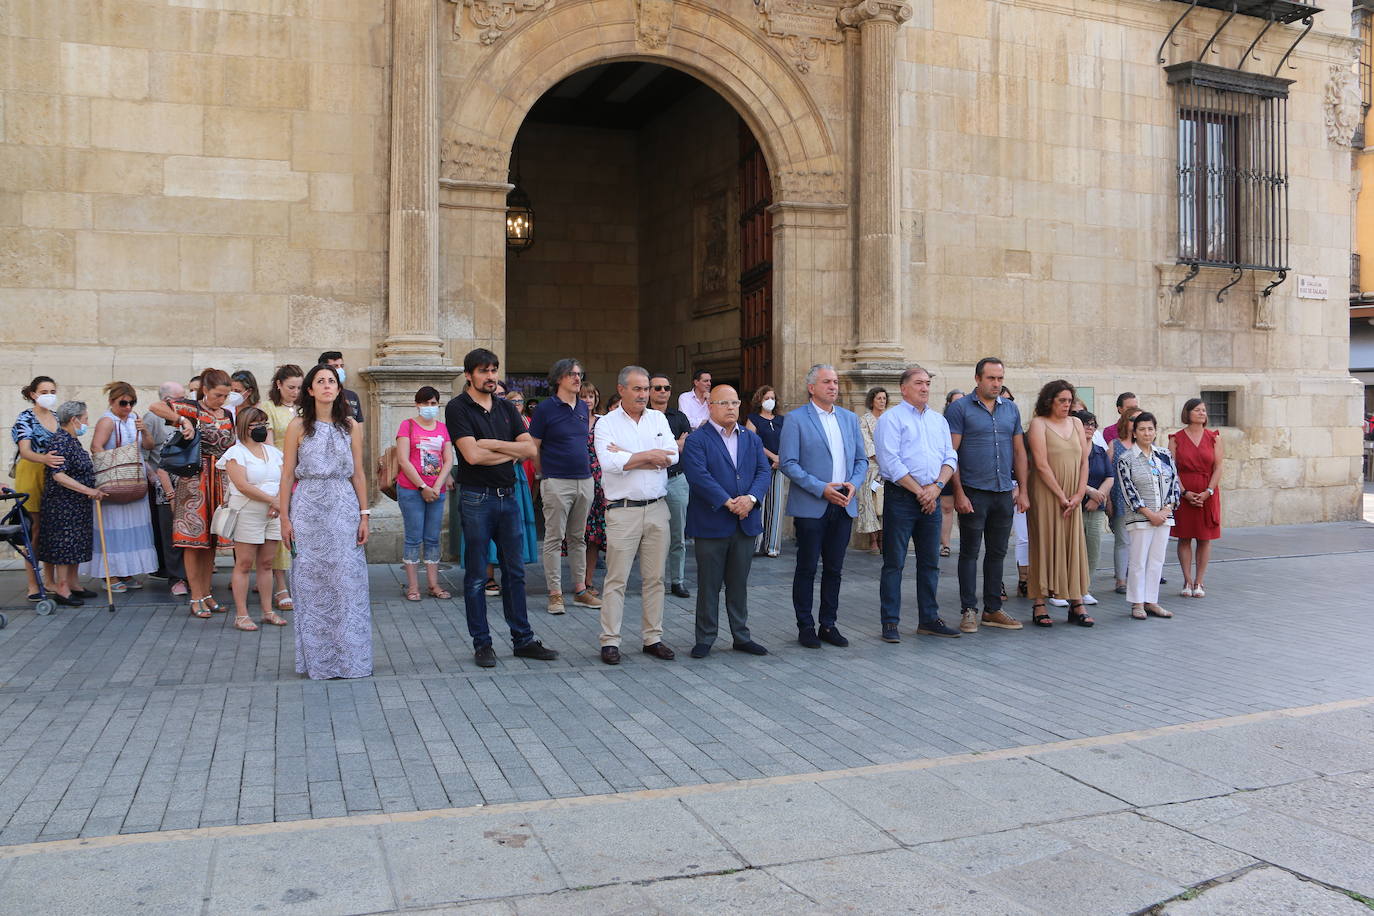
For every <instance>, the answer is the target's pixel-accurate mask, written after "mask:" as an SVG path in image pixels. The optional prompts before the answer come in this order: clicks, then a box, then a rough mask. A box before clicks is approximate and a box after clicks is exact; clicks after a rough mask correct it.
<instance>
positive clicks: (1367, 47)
mask: <svg viewBox="0 0 1374 916" xmlns="http://www.w3.org/2000/svg"><path fill="white" fill-rule="evenodd" d="M1351 14H1352V16H1353V17H1354V22H1353V26H1354V29H1353V31H1354V33H1355V38H1356V39H1357V40H1358V42H1359V46H1358V47H1359V63H1358V68H1359V69H1358V72H1359V74H1360V101H1361V103H1363V113H1364V114H1368V113H1369V106H1370V105H1371V104H1374V0H1355V4H1354V7H1353V9H1352V11H1351ZM1363 137H1364V124H1363V119H1361V124H1360V127H1359V130H1357V131H1356V140H1360V141H1362V140H1363ZM1359 145H1361V146H1363V143H1362V142H1361V143H1360V144H1359Z"/></svg>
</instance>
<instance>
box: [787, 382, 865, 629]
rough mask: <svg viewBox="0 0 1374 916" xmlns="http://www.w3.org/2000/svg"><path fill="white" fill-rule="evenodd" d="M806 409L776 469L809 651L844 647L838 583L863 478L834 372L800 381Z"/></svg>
mask: <svg viewBox="0 0 1374 916" xmlns="http://www.w3.org/2000/svg"><path fill="white" fill-rule="evenodd" d="M806 391H807V393H808V394H809V395H810V396H811V398H810V400H809V401H807V403H805V404H803V405H802V406H801V407H798V408H797V409H796V410H794V411H792V413H791V414H790V415H789V416H788V418H787V422H786V423H784V424H783V427H782V442H781V445H780V446H779V451H778V468H779V469H780V470H781V471H782V472H783V473H784V474H786V475H787V477H788V479H789V480H791V481H792V488H791V492H790V493H789V495H788V497H787V514H788V515H790V516H792V519H793V524H794V525H795V527H796V534H797V569H796V572H795V573H793V575H792V609H793V610H794V611H795V612H796V614H797V638H798V640H799V641H800V642H801V644H802V645H803V646H806V647H807V648H808V649H819V648H820V647H821V643H822V641H824V642H828V643H830V644H831V645H832V646H847V645H849V640H847V639H845V638H844V636H843V635H841V634H840V631H839V628H838V627H837V626H836V625H835V624H836V621H837V620H838V618H839V611H840V577H841V575H842V573H843V570H844V553H845V550H847V549H848V547H849V535H850V530H851V529H852V528H853V526H854V517H855V516H857V515H858V514H859V487H861V486H863V483H864V478H865V477H866V476H867V474H868V456H867V455H866V454H865V453H864V451H865V450H864V442H863V435H862V434H861V433H860V432H859V418H858V417H857V416H855V415H854V412H853V411H852V410H846V409H845V408H843V407H840V406H838V405H836V403H835V401H836V400H837V399H838V398H839V396H840V377H839V374H838V373H837V372H836V371H835V367H834V366H824V365H817V366H812V367H811V371H810V372H808V373H807V374H806ZM818 563H819V564H821V565H822V572H821V608H820V630H819V632H818V631H817V629H816V621H815V618H813V617H812V616H811V605H812V600H813V596H814V586H815V583H816V566H817V564H818Z"/></svg>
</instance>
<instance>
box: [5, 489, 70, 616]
mask: <svg viewBox="0 0 1374 916" xmlns="http://www.w3.org/2000/svg"><path fill="white" fill-rule="evenodd" d="M6 500H13V501H14V506H13V507H12V508H11V509H10V511H9V512H7V513H6V514H5V517H4V518H3V519H0V543H4V544H9V545H10V546H11V547H13V548H14V549H15V551H16V552H17V553H18V554H19V555H20V556H21V557H23V558H24V561H25V562H27V563H28V564H29V568H30V569H32V570H33V578H34V581H36V582H37V583H38V603H37V604H36V605H34V610H35V611H37V612H38V614H40V615H41V616H43V617H46V616H48V615H49V614H51V613H52V612H53V611H55V610H57V602H56V601H54V600H52V599H51V598H49V597H48V593H47V591H46V590H45V589H44V588H43V573H42V570H40V569H39V567H38V556H37V554H35V553H34V549H33V541H32V540H31V539H30V538H29V528H30V524H31V523H30V522H29V514H28V513H27V512H25V511H24V503H26V502H28V501H29V494H27V493H16V492H15V491H14V490H11V489H10V488H9V487H0V507H3V505H4V502H5V501H6ZM8 623H9V620H7V619H6V617H5V615H4V614H0V630H3V629H4V628H5V625H6V624H8Z"/></svg>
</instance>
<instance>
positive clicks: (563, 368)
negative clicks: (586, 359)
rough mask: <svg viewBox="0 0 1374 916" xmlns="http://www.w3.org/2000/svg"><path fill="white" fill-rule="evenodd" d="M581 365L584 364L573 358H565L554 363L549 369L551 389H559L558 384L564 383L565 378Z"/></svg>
mask: <svg viewBox="0 0 1374 916" xmlns="http://www.w3.org/2000/svg"><path fill="white" fill-rule="evenodd" d="M580 365H582V364H581V363H580V362H578V361H577V360H575V359H573V358H572V357H571V356H565V357H563V358H562V359H560V360H559V361H558V362H556V363H554V364H553V366H552V367H551V368H550V369H549V387H550V388H554V389H557V388H558V383H559V382H561V381H563V376H565V375H567V374H569V373H570V372H572V371H573V369H575V368H577V367H578V366H580Z"/></svg>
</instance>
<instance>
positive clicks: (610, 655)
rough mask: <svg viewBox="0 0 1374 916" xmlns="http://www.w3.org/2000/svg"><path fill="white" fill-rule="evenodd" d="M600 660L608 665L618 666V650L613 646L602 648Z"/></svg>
mask: <svg viewBox="0 0 1374 916" xmlns="http://www.w3.org/2000/svg"><path fill="white" fill-rule="evenodd" d="M601 660H602V661H603V662H605V663H606V664H608V665H618V664H620V650H619V649H617V648H616V647H615V646H602V647H601Z"/></svg>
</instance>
